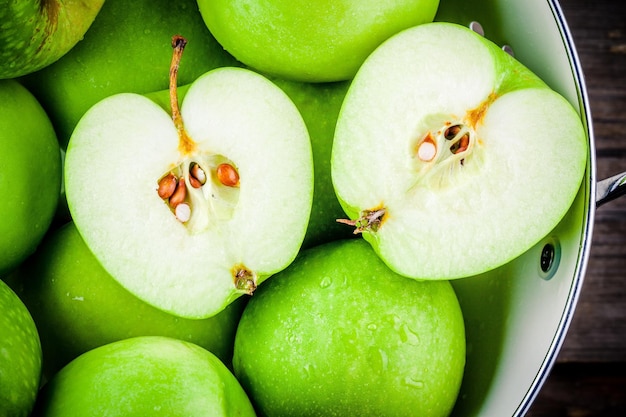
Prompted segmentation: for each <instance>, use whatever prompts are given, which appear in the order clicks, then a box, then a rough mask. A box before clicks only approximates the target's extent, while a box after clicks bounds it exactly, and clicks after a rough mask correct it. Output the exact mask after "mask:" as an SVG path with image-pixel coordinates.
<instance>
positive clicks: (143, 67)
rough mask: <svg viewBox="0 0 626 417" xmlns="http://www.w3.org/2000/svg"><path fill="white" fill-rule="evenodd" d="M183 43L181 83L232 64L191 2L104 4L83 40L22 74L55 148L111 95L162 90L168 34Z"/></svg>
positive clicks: (146, 0)
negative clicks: (52, 132)
mask: <svg viewBox="0 0 626 417" xmlns="http://www.w3.org/2000/svg"><path fill="white" fill-rule="evenodd" d="M176 34H180V35H183V36H185V38H187V39H188V41H189V45H188V46H187V48H186V50H185V58H184V65H182V66H181V68H180V72H179V80H180V83H181V84H184V83H191V82H192V81H193V80H195V79H196V78H197V77H199V76H200V75H201V74H203V73H205V72H206V71H208V70H210V69H213V68H216V67H221V66H225V65H236V64H237V62H236V60H235V59H234V58H232V57H231V56H230V55H229V54H228V53H226V52H225V51H224V50H223V48H222V47H221V46H220V45H219V44H218V43H217V42H216V41H215V39H214V38H213V36H212V35H211V33H210V32H209V31H208V29H207V28H206V26H205V25H204V22H203V21H202V18H201V16H200V14H199V12H198V7H197V4H196V2H195V1H194V0H178V1H174V2H173V1H169V0H135V1H131V2H128V1H125V0H107V1H106V2H105V4H104V6H103V7H102V10H101V11H100V13H99V14H98V16H97V18H96V20H95V21H94V23H93V24H92V26H91V28H90V29H89V31H88V32H87V33H86V34H85V38H84V39H83V41H81V42H80V43H79V44H78V45H76V47H74V48H73V49H72V50H71V51H70V52H69V53H68V54H66V55H65V56H64V57H63V58H62V59H60V60H58V61H57V62H55V63H54V64H53V65H50V66H48V67H46V68H45V69H43V70H42V71H38V72H36V73H34V74H31V75H29V76H28V77H25V79H24V80H23V82H24V83H25V84H26V85H27V86H28V87H29V89H30V90H31V91H32V92H33V93H34V94H35V96H37V98H38V99H39V100H40V102H41V103H42V104H43V106H44V107H45V109H46V110H47V111H48V113H49V115H50V118H51V120H52V122H53V124H54V126H55V129H56V131H57V134H58V137H59V142H60V144H61V146H62V147H65V146H66V145H67V142H68V140H69V137H70V135H71V133H72V131H73V130H74V127H75V125H76V123H77V122H78V120H79V119H80V118H81V116H82V115H83V114H84V113H85V112H86V111H87V109H89V108H90V107H91V106H92V105H94V104H95V103H96V102H98V101H100V100H101V99H103V98H105V97H108V96H110V95H112V94H115V93H122V92H134V93H140V94H143V93H148V92H151V91H157V90H162V89H166V88H167V87H168V85H169V84H168V74H167V70H164V68H165V69H167V68H168V67H169V63H170V60H171V48H170V42H171V39H172V36H173V35H176Z"/></svg>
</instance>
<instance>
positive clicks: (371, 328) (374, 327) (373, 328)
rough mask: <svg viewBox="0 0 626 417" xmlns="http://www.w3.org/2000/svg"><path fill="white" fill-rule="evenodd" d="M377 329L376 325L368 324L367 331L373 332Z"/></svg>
mask: <svg viewBox="0 0 626 417" xmlns="http://www.w3.org/2000/svg"><path fill="white" fill-rule="evenodd" d="M377 328H378V326H377V325H376V323H370V324H368V325H367V330H369V331H371V332H373V331H374V330H376V329H377Z"/></svg>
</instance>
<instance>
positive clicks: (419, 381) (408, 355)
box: [233, 239, 465, 417]
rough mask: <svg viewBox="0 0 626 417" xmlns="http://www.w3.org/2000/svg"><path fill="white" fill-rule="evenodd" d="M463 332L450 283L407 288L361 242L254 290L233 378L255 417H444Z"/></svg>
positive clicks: (339, 245) (320, 255)
mask: <svg viewBox="0 0 626 417" xmlns="http://www.w3.org/2000/svg"><path fill="white" fill-rule="evenodd" d="M464 330H465V329H464V323H463V316H462V312H461V309H460V306H459V303H458V300H457V298H456V295H455V293H454V290H453V289H452V286H451V285H450V283H449V282H447V281H416V280H411V279H407V278H405V277H402V276H400V275H398V274H396V273H394V272H393V271H391V270H390V269H389V268H388V267H387V266H386V265H385V264H384V263H383V262H382V261H381V260H380V259H379V258H378V257H377V256H376V254H375V253H374V251H373V250H372V249H371V247H370V246H369V245H368V244H367V243H365V242H364V241H363V240H362V239H349V240H343V241H335V242H331V243H327V244H325V245H320V246H316V247H315V248H311V249H307V250H305V251H302V252H301V255H300V256H299V257H298V258H297V259H296V261H294V263H292V264H291V266H290V267H289V268H287V269H286V270H284V271H282V272H281V273H280V274H278V275H276V276H275V277H273V278H272V279H271V280H270V281H268V282H267V283H266V284H264V285H263V286H261V287H260V288H259V289H258V291H257V293H256V294H255V296H254V297H253V298H252V299H251V300H250V301H249V303H248V304H247V306H246V308H245V310H244V313H243V315H242V318H241V321H240V323H239V327H238V329H237V334H236V336H235V352H234V358H233V369H234V372H235V375H236V376H237V378H238V379H239V381H240V382H241V384H242V386H243V387H244V389H245V390H246V392H247V393H248V395H249V396H250V399H251V400H252V402H253V404H254V405H255V407H256V409H257V411H258V412H259V414H260V415H267V416H274V417H279V416H344V415H345V416H376V417H383V416H410V415H413V416H425V415H428V416H433V417H435V416H447V415H448V413H449V412H450V410H451V409H452V407H453V405H454V404H455V401H456V397H457V395H458V392H459V388H460V384H461V380H462V376H463V370H464V366H465V332H464Z"/></svg>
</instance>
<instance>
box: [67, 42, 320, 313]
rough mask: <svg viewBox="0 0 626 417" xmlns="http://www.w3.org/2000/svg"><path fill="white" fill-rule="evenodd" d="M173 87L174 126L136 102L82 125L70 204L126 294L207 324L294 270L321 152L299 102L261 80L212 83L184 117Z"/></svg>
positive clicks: (215, 75)
mask: <svg viewBox="0 0 626 417" xmlns="http://www.w3.org/2000/svg"><path fill="white" fill-rule="evenodd" d="M182 47H184V44H183V46H182ZM179 50H180V51H181V53H182V48H179ZM175 51H176V47H175ZM175 55H176V53H175ZM173 62H174V59H173ZM172 68H173V69H174V71H173V73H174V74H175V72H176V71H175V69H177V65H174V63H173V64H172ZM172 78H173V80H172V88H171V91H172V103H173V105H172V115H171V116H170V114H168V113H167V112H166V111H164V110H163V109H162V108H161V107H160V106H159V105H157V104H155V103H154V102H153V101H151V100H150V99H148V98H146V97H144V96H141V95H137V94H130V93H128V94H118V95H114V96H111V97H108V98H106V99H104V100H102V101H100V102H99V103H98V104H96V105H95V106H93V107H92V108H91V109H90V110H89V111H88V112H87V113H86V114H85V115H84V116H83V118H82V119H81V120H80V122H79V123H78V125H77V127H76V129H75V131H74V133H73V134H72V136H71V139H70V142H69V145H68V149H67V155H66V161H65V186H66V194H67V200H68V206H69V209H70V213H71V215H72V218H73V219H74V221H75V224H76V227H77V228H78V230H79V232H80V234H81V235H82V237H83V239H84V240H85V243H86V244H87V246H88V247H89V248H90V249H91V251H92V252H93V253H94V255H95V256H96V258H97V259H98V260H99V261H100V262H101V264H102V266H103V267H104V268H105V269H106V270H107V271H108V272H109V273H110V274H111V275H112V276H113V277H114V278H115V279H116V280H117V281H118V282H119V283H120V284H121V285H122V286H124V287H125V288H127V289H128V290H129V291H130V292H131V293H133V294H135V295H136V296H137V297H139V298H140V299H142V300H144V301H146V302H147V303H149V304H151V305H153V306H155V307H157V308H160V309H162V310H164V311H167V312H170V313H172V314H175V315H179V316H182V317H190V318H204V317H209V316H212V315H215V314H216V313H218V312H220V311H221V310H222V309H224V308H225V306H226V305H228V304H229V303H230V302H232V301H233V300H234V299H236V298H238V297H239V296H241V295H242V294H252V292H253V291H254V289H255V288H256V286H257V285H259V284H260V283H261V282H262V281H264V280H265V279H266V278H268V277H269V276H270V275H272V274H274V273H276V272H277V271H280V270H282V269H284V268H285V267H286V266H287V265H289V264H290V263H291V261H293V259H294V258H295V256H296V254H297V253H298V251H299V249H300V246H301V244H302V241H303V239H304V235H305V232H306V227H307V224H308V219H309V215H310V211H311V202H312V195H313V162H312V154H311V145H310V141H309V136H308V132H307V129H306V126H305V124H304V121H303V120H302V117H301V116H300V113H299V112H298V110H297V108H296V107H295V105H294V104H293V102H292V101H291V100H290V99H289V98H288V97H287V95H286V94H285V93H283V92H282V90H280V89H279V88H278V87H276V86H275V85H274V84H272V83H271V82H270V81H269V80H267V79H266V78H264V77H263V76H261V75H259V74H256V73H254V72H252V71H249V70H245V69H241V68H220V69H216V70H213V71H210V72H208V73H206V74H205V75H203V76H201V77H200V78H198V79H197V80H196V81H195V82H194V83H193V84H192V85H191V86H190V87H189V90H188V91H187V93H186V95H185V98H184V101H183V103H182V105H181V108H180V111H178V103H177V94H176V86H175V76H174V77H172Z"/></svg>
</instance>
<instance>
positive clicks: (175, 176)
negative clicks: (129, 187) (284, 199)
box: [156, 35, 240, 234]
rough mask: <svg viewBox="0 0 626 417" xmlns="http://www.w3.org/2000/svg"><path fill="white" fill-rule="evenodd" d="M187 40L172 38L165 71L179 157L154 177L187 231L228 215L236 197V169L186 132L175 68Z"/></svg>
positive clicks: (194, 229) (158, 189)
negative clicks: (167, 72)
mask: <svg viewBox="0 0 626 417" xmlns="http://www.w3.org/2000/svg"><path fill="white" fill-rule="evenodd" d="M186 45H187V40H186V39H185V38H183V37H182V36H180V35H175V36H174V37H173V38H172V48H173V49H174V51H173V54H172V62H171V65H170V75H169V92H170V106H171V109H172V110H171V112H172V114H171V115H172V121H173V122H174V126H175V127H176V131H177V133H178V138H179V142H178V151H179V154H180V158H179V160H178V161H176V162H175V163H174V164H173V166H171V167H168V168H167V170H166V172H165V173H164V174H163V175H161V176H160V177H159V179H158V180H157V187H156V188H157V193H158V195H159V197H160V198H161V199H162V200H163V201H164V202H166V203H167V205H168V207H169V209H170V211H171V212H172V214H173V215H174V216H175V218H176V219H177V220H178V221H180V222H181V223H183V224H184V225H185V226H186V228H187V229H188V230H189V232H190V233H192V234H194V233H198V232H201V231H203V230H206V229H207V228H208V227H210V225H211V223H212V222H214V221H216V220H224V219H229V218H230V217H231V216H232V214H233V211H234V208H235V206H236V204H237V201H238V200H239V181H240V179H239V171H238V170H237V168H236V165H235V164H234V163H233V162H232V161H231V160H229V159H228V158H227V157H225V156H223V155H218V154H214V153H212V152H210V151H207V150H202V149H199V147H198V146H197V144H196V142H195V141H194V140H193V139H192V138H191V137H190V136H189V135H188V133H187V131H186V129H185V124H184V122H183V118H182V115H181V113H180V106H179V104H178V86H177V79H178V68H179V65H180V60H181V58H182V54H183V51H184V49H185V46H186Z"/></svg>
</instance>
